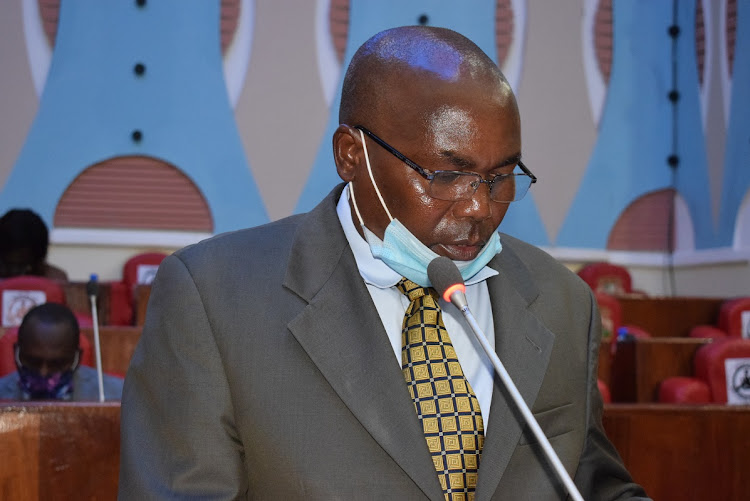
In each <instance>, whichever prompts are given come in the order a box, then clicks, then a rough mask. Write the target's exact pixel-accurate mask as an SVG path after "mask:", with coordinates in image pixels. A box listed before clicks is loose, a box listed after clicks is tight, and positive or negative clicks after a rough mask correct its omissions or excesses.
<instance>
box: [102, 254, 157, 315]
mask: <svg viewBox="0 0 750 501" xmlns="http://www.w3.org/2000/svg"><path fill="white" fill-rule="evenodd" d="M165 257H167V254H164V253H163V252H144V253H141V254H137V255H135V256H133V257H131V258H130V259H128V260H127V261H126V262H125V265H124V266H123V267H122V281H121V282H112V283H111V284H110V310H109V324H111V325H133V323H134V322H133V294H134V291H135V286H136V285H139V284H143V283H151V280H153V277H154V274H155V270H156V268H157V267H158V266H159V264H161V262H162V261H163V260H164V258H165Z"/></svg>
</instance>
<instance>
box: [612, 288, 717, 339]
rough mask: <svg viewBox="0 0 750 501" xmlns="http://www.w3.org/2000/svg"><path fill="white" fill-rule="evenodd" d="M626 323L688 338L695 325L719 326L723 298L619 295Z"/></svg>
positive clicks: (651, 331)
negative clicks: (717, 324) (717, 323)
mask: <svg viewBox="0 0 750 501" xmlns="http://www.w3.org/2000/svg"><path fill="white" fill-rule="evenodd" d="M617 300H618V301H619V302H620V306H621V313H622V315H621V319H622V323H623V324H631V325H637V326H638V327H641V328H643V329H646V330H647V331H648V332H649V333H650V334H651V335H652V336H654V337H685V336H687V335H688V334H689V333H690V329H691V328H692V327H694V326H696V325H701V324H709V325H716V322H717V321H718V318H719V308H720V307H721V303H723V302H724V299H718V298H690V297H632V296H622V297H619V296H618V297H617Z"/></svg>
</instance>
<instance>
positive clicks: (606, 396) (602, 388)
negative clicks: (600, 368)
mask: <svg viewBox="0 0 750 501" xmlns="http://www.w3.org/2000/svg"><path fill="white" fill-rule="evenodd" d="M596 384H597V386H599V393H601V394H602V401H603V402H604V403H605V404H609V403H611V402H612V394H611V393H610V392H609V386H607V383H605V382H604V381H602V380H601V379H597V380H596Z"/></svg>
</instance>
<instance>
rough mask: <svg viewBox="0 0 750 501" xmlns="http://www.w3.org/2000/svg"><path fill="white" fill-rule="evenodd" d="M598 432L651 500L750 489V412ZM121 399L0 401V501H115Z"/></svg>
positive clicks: (651, 415) (658, 416) (617, 408)
mask: <svg viewBox="0 0 750 501" xmlns="http://www.w3.org/2000/svg"><path fill="white" fill-rule="evenodd" d="M603 422H604V428H605V430H606V431H607V434H608V436H609V437H610V440H612V443H613V444H614V445H615V447H616V448H617V450H618V451H619V453H620V455H621V457H622V459H623V461H624V463H625V465H626V466H627V467H628V470H629V471H630V472H631V474H632V475H633V478H634V479H635V480H636V481H637V482H638V483H639V484H641V485H643V486H644V488H645V489H646V492H647V493H648V494H649V495H650V496H651V497H652V498H653V499H655V500H658V501H672V500H675V501H677V500H679V501H683V500H686V499H689V500H692V499H699V500H704V499H705V500H721V501H740V500H744V499H747V494H748V492H750V475H747V472H748V471H750V454H748V453H747V451H749V450H750V433H748V431H749V430H750V406H720V405H711V406H699V407H694V406H676V405H660V404H633V405H625V404H610V405H606V406H605V407H604V419H603ZM119 427H120V405H119V403H103V404H100V403H93V402H92V403H68V404H60V403H25V404H19V403H5V404H3V403H0V451H2V454H0V495H2V496H3V499H12V500H14V501H26V500H37V499H44V500H53V501H54V500H57V499H60V500H66V501H67V500H69V499H102V500H108V499H115V498H116V493H117V485H118V470H119V467H120V457H119V454H120V433H119Z"/></svg>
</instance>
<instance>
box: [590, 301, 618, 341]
mask: <svg viewBox="0 0 750 501" xmlns="http://www.w3.org/2000/svg"><path fill="white" fill-rule="evenodd" d="M594 295H595V296H596V303H597V304H598V305H599V314H600V316H601V318H602V342H607V341H612V340H613V339H614V337H615V333H616V332H617V329H618V328H619V327H620V324H621V323H622V307H621V306H620V301H618V300H617V298H616V297H614V296H611V295H609V294H607V293H605V292H602V291H596V292H594Z"/></svg>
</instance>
